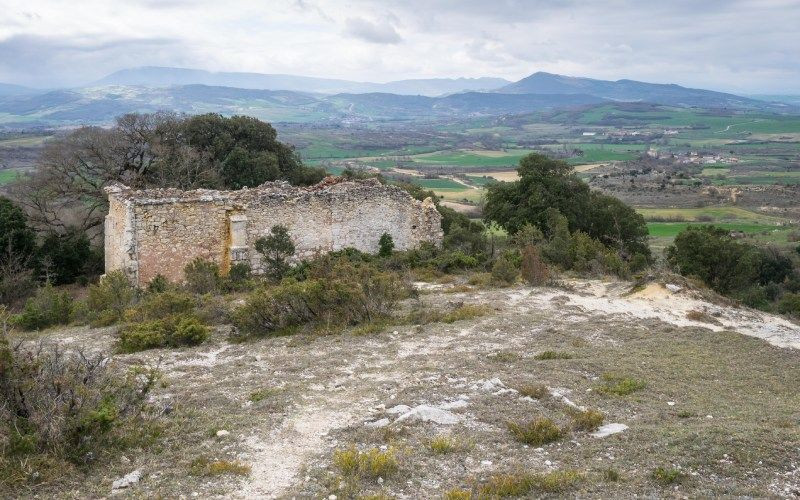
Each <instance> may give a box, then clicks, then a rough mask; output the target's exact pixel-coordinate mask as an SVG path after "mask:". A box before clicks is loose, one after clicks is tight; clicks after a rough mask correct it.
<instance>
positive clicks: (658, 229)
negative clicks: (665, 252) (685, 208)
mask: <svg viewBox="0 0 800 500" xmlns="http://www.w3.org/2000/svg"><path fill="white" fill-rule="evenodd" d="M702 224H713V225H714V226H716V227H720V228H722V229H727V230H729V231H742V232H744V233H762V232H773V231H781V230H782V229H784V228H780V227H776V226H774V225H771V224H747V223H741V222H721V223H720V222H717V223H710V222H709V223H697V222H648V223H647V229H648V230H649V231H650V236H655V237H660V238H664V237H667V238H674V237H675V236H677V235H678V233H680V232H681V231H683V230H684V229H686V228H687V227H688V226H691V225H695V226H697V225H702Z"/></svg>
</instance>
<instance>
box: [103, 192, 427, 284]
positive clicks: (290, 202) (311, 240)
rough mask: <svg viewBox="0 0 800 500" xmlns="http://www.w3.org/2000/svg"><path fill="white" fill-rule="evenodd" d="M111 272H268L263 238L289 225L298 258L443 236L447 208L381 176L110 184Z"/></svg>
mask: <svg viewBox="0 0 800 500" xmlns="http://www.w3.org/2000/svg"><path fill="white" fill-rule="evenodd" d="M106 192H107V194H108V197H109V214H108V216H107V217H106V222H105V246H106V248H105V251H106V272H110V271H114V270H123V271H124V272H125V273H126V274H127V275H128V276H129V277H130V278H131V280H132V281H133V282H134V283H136V284H137V285H140V286H143V285H146V284H147V283H149V282H150V280H152V279H153V277H155V276H156V275H157V274H162V275H164V276H165V277H167V278H169V279H170V280H172V281H182V280H183V269H184V267H185V266H186V264H188V263H189V262H191V261H192V260H193V259H195V258H197V257H200V258H203V259H207V260H210V261H213V262H216V263H217V264H219V266H220V268H221V269H222V270H223V272H225V271H227V270H228V269H229V268H230V266H231V264H232V263H234V262H247V263H249V264H250V265H251V267H252V268H253V270H254V272H256V273H258V272H263V265H262V261H261V256H260V254H259V253H258V252H256V251H255V249H254V244H255V241H256V240H257V239H258V238H260V237H262V236H265V235H267V234H268V233H269V231H270V229H271V228H272V227H273V226H274V225H279V224H280V225H283V226H286V227H287V228H288V229H289V234H290V235H291V237H292V240H293V242H294V244H295V247H296V248H297V254H296V258H298V259H299V258H308V257H312V256H314V255H316V254H320V253H325V252H329V251H333V250H341V249H342V248H346V247H353V248H357V249H358V250H361V251H364V252H370V253H374V252H377V250H378V240H379V239H380V237H381V235H382V234H383V233H389V234H390V235H392V239H393V240H394V243H395V248H396V249H397V250H406V249H410V248H414V247H416V246H418V245H419V244H421V243H422V242H430V243H433V244H436V245H438V244H440V243H441V240H442V228H441V216H440V215H439V212H438V211H437V210H436V207H435V206H434V204H433V201H432V200H430V199H427V200H425V201H422V202H420V201H417V200H415V199H413V198H412V197H411V196H409V195H408V193H406V192H405V191H403V190H402V189H400V188H398V187H395V186H385V185H382V184H380V183H379V182H378V181H377V180H374V179H371V180H365V181H344V180H341V179H336V178H331V177H329V178H327V179H325V180H324V181H322V182H321V183H319V184H317V185H316V186H311V187H294V186H290V185H289V184H287V183H284V182H274V183H266V184H264V185H262V186H259V187H257V188H253V189H242V190H240V191H212V190H195V191H179V190H174V189H154V190H142V191H136V190H131V189H128V188H126V187H125V186H122V185H114V186H111V187H109V188H106Z"/></svg>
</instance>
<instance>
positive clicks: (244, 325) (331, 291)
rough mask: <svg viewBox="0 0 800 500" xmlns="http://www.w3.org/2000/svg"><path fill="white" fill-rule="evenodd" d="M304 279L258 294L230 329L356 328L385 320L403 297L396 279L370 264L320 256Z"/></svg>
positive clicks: (405, 291)
mask: <svg viewBox="0 0 800 500" xmlns="http://www.w3.org/2000/svg"><path fill="white" fill-rule="evenodd" d="M306 274H307V276H308V278H307V279H306V280H304V281H297V280H295V279H293V278H287V279H285V280H284V281H283V282H282V283H281V284H280V285H278V286H275V287H273V288H260V289H258V290H255V291H254V292H253V293H251V294H250V296H249V297H248V298H247V300H246V303H245V305H244V306H242V307H240V308H238V309H237V310H235V311H234V312H233V321H234V325H235V326H236V327H237V328H239V329H241V330H242V331H243V332H245V333H247V334H251V335H269V334H275V333H278V332H280V331H283V330H286V329H287V328H292V327H299V326H301V325H307V324H310V325H314V324H316V325H322V324H324V325H342V326H345V325H357V324H360V323H364V322H372V321H376V320H380V319H383V318H386V317H387V316H388V315H389V313H390V312H391V310H392V308H393V307H394V305H395V304H396V303H397V301H398V300H400V299H401V298H404V297H405V296H407V295H408V293H409V292H408V286H407V285H406V284H405V283H404V282H403V280H401V279H400V277H399V275H397V274H395V273H392V272H383V271H380V270H378V268H377V267H375V266H374V265H372V264H368V263H364V262H351V261H349V260H348V259H347V258H345V257H342V256H326V257H323V258H320V259H318V260H316V261H314V262H313V263H310V264H309V267H308V269H307V271H306Z"/></svg>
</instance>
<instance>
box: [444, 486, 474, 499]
mask: <svg viewBox="0 0 800 500" xmlns="http://www.w3.org/2000/svg"><path fill="white" fill-rule="evenodd" d="M442 499H443V500H472V492H471V491H470V490H463V489H461V488H453V489H452V490H447V491H445V492H444V494H443V495H442Z"/></svg>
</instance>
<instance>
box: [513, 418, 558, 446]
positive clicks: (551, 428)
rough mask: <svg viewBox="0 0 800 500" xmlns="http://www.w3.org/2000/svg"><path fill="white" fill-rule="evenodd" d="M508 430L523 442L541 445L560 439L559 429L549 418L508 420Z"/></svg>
mask: <svg viewBox="0 0 800 500" xmlns="http://www.w3.org/2000/svg"><path fill="white" fill-rule="evenodd" d="M508 430H509V431H511V434H513V435H514V438H515V439H516V440H517V441H519V442H521V443H524V444H529V445H533V446H541V445H543V444H547V443H552V442H553V441H557V440H559V439H561V438H562V437H563V435H564V433H563V432H562V430H561V429H559V428H558V426H557V425H556V424H555V423H554V422H553V421H552V420H550V419H549V418H544V417H541V418H536V419H533V420H530V421H528V422H523V423H518V422H509V423H508Z"/></svg>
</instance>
